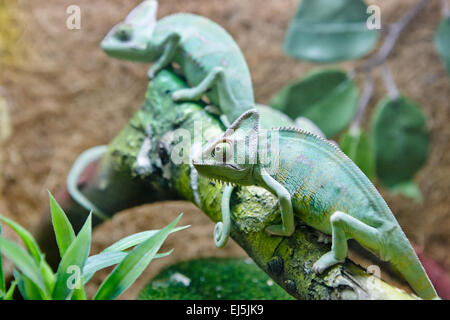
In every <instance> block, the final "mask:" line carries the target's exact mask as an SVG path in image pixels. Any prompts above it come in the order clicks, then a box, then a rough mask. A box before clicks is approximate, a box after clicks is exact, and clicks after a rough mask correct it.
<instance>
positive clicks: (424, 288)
mask: <svg viewBox="0 0 450 320" xmlns="http://www.w3.org/2000/svg"><path fill="white" fill-rule="evenodd" d="M408 245H409V243H408ZM406 252H407V254H402V255H400V256H399V257H398V258H394V259H393V261H392V264H393V265H394V267H396V269H397V270H398V272H400V274H401V275H402V276H403V278H404V279H405V280H406V281H407V282H408V284H409V285H410V286H411V288H412V289H413V290H414V292H415V293H416V294H417V295H418V296H419V297H421V298H422V299H427V300H430V299H440V298H439V296H438V295H437V293H436V290H435V289H434V286H433V284H432V283H431V281H430V279H429V278H428V275H427V273H426V272H425V269H424V268H423V266H422V264H421V263H420V260H419V258H418V257H417V255H416V252H415V251H414V249H413V248H412V247H411V246H410V249H408V250H406Z"/></svg>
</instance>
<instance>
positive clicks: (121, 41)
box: [101, 0, 255, 126]
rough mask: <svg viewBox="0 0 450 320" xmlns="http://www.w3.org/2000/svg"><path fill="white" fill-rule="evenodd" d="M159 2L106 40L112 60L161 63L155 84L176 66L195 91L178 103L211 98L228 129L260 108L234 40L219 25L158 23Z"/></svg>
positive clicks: (180, 19) (180, 18) (151, 1)
mask: <svg viewBox="0 0 450 320" xmlns="http://www.w3.org/2000/svg"><path fill="white" fill-rule="evenodd" d="M157 7H158V2H157V1H156V0H146V1H144V2H142V3H141V4H140V5H139V6H137V7H136V8H135V9H134V10H133V11H131V12H130V14H129V15H128V16H127V17H126V19H125V20H124V21H123V22H121V23H119V24H117V25H116V26H115V27H114V28H112V29H111V31H110V32H109V33H108V34H107V36H106V37H105V38H104V39H103V41H102V43H101V47H102V49H103V51H105V52H106V53H107V54H108V55H110V56H112V57H114V58H118V59H126V60H132V61H140V62H153V61H156V62H155V63H154V64H153V66H152V67H151V68H150V70H149V72H148V75H149V77H150V78H153V76H154V75H155V74H156V73H157V72H158V71H160V70H162V69H164V68H165V67H167V66H168V65H169V64H171V63H176V64H177V65H178V66H179V68H180V69H181V71H182V73H183V75H184V77H185V78H186V79H187V82H188V83H189V84H190V85H191V86H192V88H189V89H182V90H178V91H176V92H173V93H172V96H173V99H174V100H199V99H201V98H202V96H203V95H206V96H207V97H208V98H209V100H210V101H211V102H212V103H213V104H214V105H215V107H217V108H219V110H220V112H221V114H222V115H224V117H222V121H223V122H224V124H225V125H226V126H228V125H229V124H230V123H231V122H233V121H234V120H236V119H237V118H238V117H239V116H240V115H241V114H242V113H244V112H245V111H247V110H249V109H251V108H253V107H254V105H255V101H254V97H253V88H252V82H251V77H250V72H249V70H248V66H247V63H246V61H245V58H244V56H243V55H242V53H241V50H240V49H239V47H238V45H237V44H236V42H235V41H234V40H233V38H232V37H231V36H230V35H229V34H228V33H227V32H226V31H225V29H223V28H222V27H221V26H219V25H218V24H216V23H215V22H213V21H211V20H209V19H207V18H205V17H202V16H198V15H194V14H189V13H177V14H173V15H169V16H166V17H164V18H163V19H161V20H159V21H156V12H157Z"/></svg>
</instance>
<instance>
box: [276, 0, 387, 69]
mask: <svg viewBox="0 0 450 320" xmlns="http://www.w3.org/2000/svg"><path fill="white" fill-rule="evenodd" d="M370 16H371V15H369V14H368V13H367V6H366V4H365V3H364V2H363V1H362V0H302V1H301V3H300V6H299V8H298V11H297V14H296V16H295V17H294V19H293V20H292V21H291V23H290V25H289V27H288V30H287V33H286V38H285V40H284V44H283V50H284V52H286V53H287V54H288V55H289V56H291V57H293V58H298V59H303V60H307V61H312V62H336V61H343V60H350V59H356V58H359V57H361V56H363V55H365V54H367V53H368V52H369V51H371V50H372V49H373V47H374V46H375V45H376V43H377V41H378V37H379V32H378V31H377V30H369V29H368V27H367V21H368V19H369V17H370Z"/></svg>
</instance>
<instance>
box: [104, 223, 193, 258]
mask: <svg viewBox="0 0 450 320" xmlns="http://www.w3.org/2000/svg"><path fill="white" fill-rule="evenodd" d="M188 227H189V226H182V227H178V228H175V229H173V230H172V231H171V232H170V233H173V232H177V231H180V230H183V229H186V228H188ZM159 231H160V230H148V231H143V232H138V233H135V234H132V235H130V236H127V237H125V238H123V239H120V240H119V241H117V242H115V243H114V244H112V245H111V246H109V247H108V248H106V249H105V250H103V251H102V252H105V253H106V252H117V251H123V250H126V249H129V248H131V247H134V246H136V245H138V244H140V243H142V242H144V241H145V240H147V239H148V238H150V237H152V236H154V235H155V234H156V233H158V232H159Z"/></svg>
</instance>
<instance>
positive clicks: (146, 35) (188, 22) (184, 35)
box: [67, 0, 255, 245]
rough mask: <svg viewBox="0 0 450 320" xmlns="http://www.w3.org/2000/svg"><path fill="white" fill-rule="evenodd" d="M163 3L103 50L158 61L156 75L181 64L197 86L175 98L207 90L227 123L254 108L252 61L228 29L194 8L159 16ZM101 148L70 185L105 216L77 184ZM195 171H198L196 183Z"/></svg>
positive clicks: (82, 162)
mask: <svg viewBox="0 0 450 320" xmlns="http://www.w3.org/2000/svg"><path fill="white" fill-rule="evenodd" d="M157 8H158V2H157V1H155V0H146V1H143V2H142V3H141V4H140V5H138V6H137V7H136V8H134V9H133V10H132V11H131V12H130V13H129V14H128V16H127V17H126V18H125V20H124V21H123V22H120V23H119V24H117V25H116V26H114V27H113V28H112V29H111V30H110V32H109V33H108V34H107V35H106V37H105V38H104V39H103V41H102V43H101V48H102V50H103V51H105V52H106V53H107V54H108V55H109V56H111V57H114V58H117V59H124V60H131V61H137V62H153V61H156V62H155V63H154V64H153V66H152V67H151V69H150V70H149V72H148V75H149V77H150V78H153V77H154V76H155V74H156V73H157V72H158V71H160V70H162V69H164V68H165V67H167V66H169V64H170V63H172V62H173V63H176V64H177V65H178V66H179V67H180V69H181V71H182V72H183V75H184V77H185V78H186V80H187V81H188V83H189V84H191V85H193V86H194V87H192V88H188V89H180V90H178V91H175V92H173V93H172V97H173V99H174V100H176V101H183V100H200V99H201V98H202V96H203V95H206V96H207V97H208V98H209V100H210V101H211V102H212V103H213V104H215V105H216V107H218V108H219V109H220V110H219V111H216V112H218V113H219V114H221V115H220V119H221V121H222V123H223V124H224V125H225V126H228V125H229V124H230V123H231V122H232V121H234V120H236V119H237V118H238V117H239V116H240V115H241V114H242V113H244V112H245V111H247V110H249V109H251V108H253V107H254V106H255V102H254V97H253V87H252V82H251V77H250V72H249V70H248V66H247V62H246V61H245V58H244V56H243V55H242V52H241V50H240V49H239V47H238V45H237V44H236V42H235V41H234V40H233V38H232V37H231V36H230V35H229V34H228V33H227V32H226V31H225V29H223V28H222V27H221V26H219V25H218V24H216V23H215V22H213V21H211V20H209V19H207V18H204V17H202V16H198V15H194V14H188V13H177V14H173V15H170V16H167V17H164V18H163V19H161V20H159V21H157V20H156V13H157ZM208 110H210V111H211V110H212V111H213V110H214V107H212V106H209V107H208ZM101 150H105V148H104V147H99V148H97V147H96V148H93V149H91V150H87V151H85V152H84V153H83V156H80V158H79V159H78V160H77V161H76V162H75V165H74V166H73V168H72V170H71V172H70V174H69V176H68V179H67V187H68V190H69V193H70V195H71V197H72V198H73V199H74V200H75V201H76V202H77V203H79V204H80V205H81V206H83V207H84V208H85V209H87V210H92V211H93V212H94V213H98V214H100V215H101V216H103V214H102V213H101V212H100V210H99V209H98V208H96V207H95V206H94V204H92V203H91V202H90V201H89V200H88V199H86V197H84V196H83V194H82V193H81V192H80V191H79V190H78V187H77V182H78V178H79V175H80V174H81V172H82V170H83V168H84V167H86V166H87V165H88V164H89V162H88V161H87V160H90V161H94V160H96V159H98V158H100V157H101V156H102V152H101ZM138 160H139V159H138ZM192 170H193V171H195V169H194V168H192ZM195 174H196V171H195V172H194V174H193V186H194V185H195V181H194V180H195ZM230 188H231V187H230ZM231 192H232V188H231V190H228V189H227V190H225V197H224V199H223V201H224V202H226V201H228V198H227V195H231ZM224 205H225V204H224ZM218 229H220V228H218ZM218 229H216V233H217V230H218ZM221 245H224V242H223V241H222V242H221Z"/></svg>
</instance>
